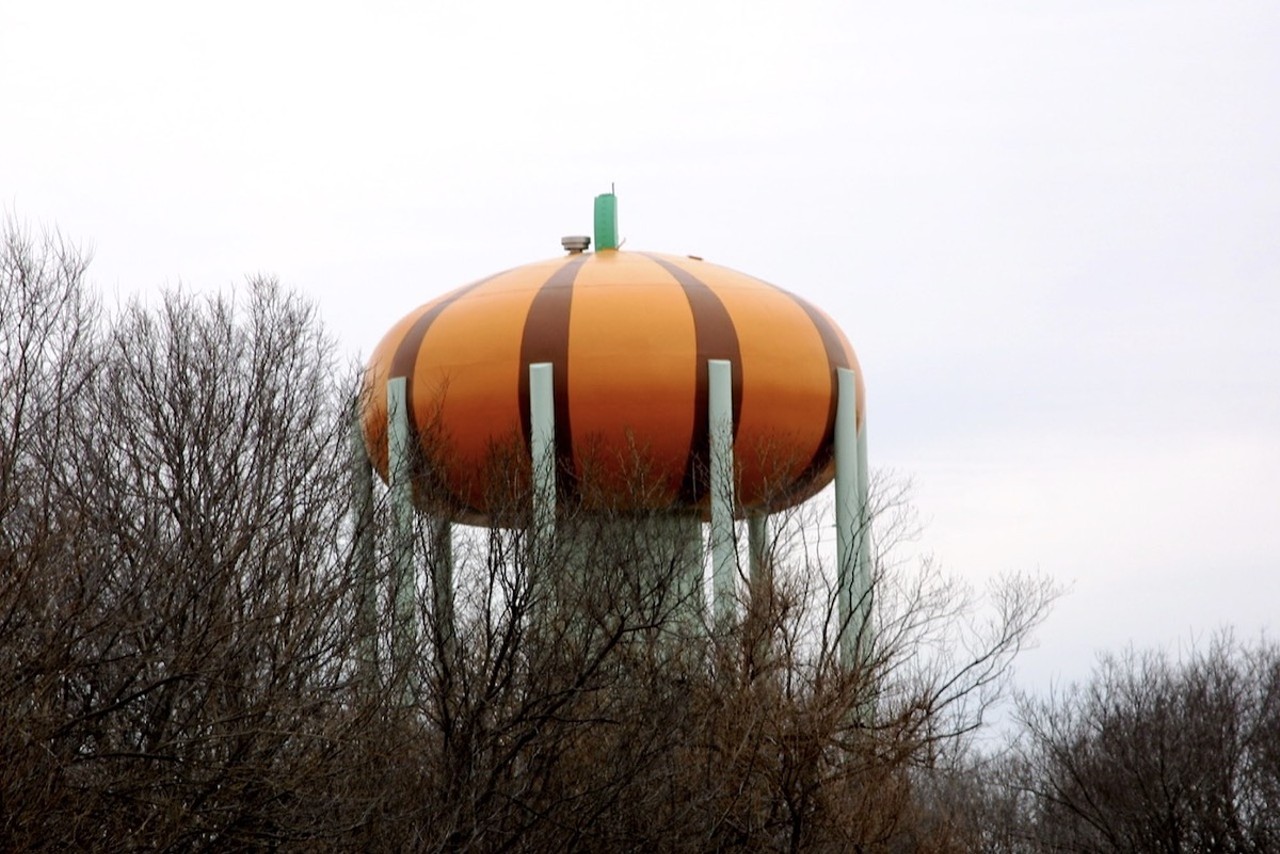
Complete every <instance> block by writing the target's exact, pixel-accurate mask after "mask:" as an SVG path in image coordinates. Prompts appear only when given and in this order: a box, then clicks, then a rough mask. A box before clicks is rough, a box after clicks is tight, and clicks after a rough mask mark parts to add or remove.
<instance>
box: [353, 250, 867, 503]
mask: <svg viewBox="0 0 1280 854" xmlns="http://www.w3.org/2000/svg"><path fill="white" fill-rule="evenodd" d="M707 359H728V360H730V361H731V362H732V363H733V365H734V369H733V383H734V393H735V407H734V408H735V413H736V417H735V424H736V429H735V463H736V464H737V469H738V472H737V475H738V499H739V504H740V508H739V510H740V511H741V512H746V511H748V510H751V509H770V510H776V509H779V508H782V507H786V506H790V505H792V504H795V503H798V502H799V501H802V500H804V499H805V498H807V497H809V496H810V495H812V494H813V493H814V492H816V491H817V490H818V489H821V487H822V486H824V485H825V484H826V483H827V482H829V481H830V479H831V475H832V465H831V458H832V442H833V433H832V431H833V429H834V415H835V369H836V368H837V367H851V368H853V369H854V370H855V371H858V368H857V362H856V360H855V357H854V354H853V350H852V348H851V347H850V346H849V343H848V341H847V340H846V339H845V338H844V336H843V335H842V334H841V333H840V331H839V329H838V328H837V327H836V326H835V324H834V323H833V322H832V321H831V320H830V318H829V317H827V316H826V315H825V314H823V313H822V312H821V311H819V310H818V309H816V308H814V307H812V306H810V305H808V304H807V303H805V302H803V301H802V300H800V299H799V298H798V297H795V296H794V295H792V294H790V293H787V292H786V291H783V290H780V289H778V288H775V287H773V286H772V285H768V284H766V283H764V282H761V281H759V280H757V279H753V278H752V277H750V276H747V275H744V274H742V273H737V272H734V271H732V270H728V269H726V268H723V267H719V266H716V265H714V264H708V263H706V262H703V261H701V260H695V259H690V258H682V257H677V256H668V255H658V254H650V253H637V252H622V251H616V250H606V251H603V252H598V253H587V254H571V255H569V256H567V257H563V258H558V259H554V260H551V261H546V262H540V263H536V264H530V265H527V266H524V267H518V268H516V269H514V270H510V271H507V272H506V273H501V274H498V275H497V276H494V277H491V278H490V279H487V280H482V281H481V282H479V283H474V284H472V285H468V286H466V287H464V288H461V289H459V290H457V291H454V292H451V293H449V294H446V295H444V296H442V297H440V298H438V299H436V300H433V301H432V302H429V303H427V304H425V305H424V306H422V307H420V308H418V309H415V310H414V311H413V312H411V313H410V314H409V315H407V316H406V317H405V318H404V319H403V320H401V321H400V322H399V323H397V324H396V325H395V326H394V327H393V328H392V330H391V331H390V332H389V333H388V334H387V336H386V337H385V338H384V339H383V341H382V342H381V343H380V344H379V345H378V347H377V348H376V349H375V351H374V354H373V356H372V358H371V359H370V363H369V367H368V370H367V372H366V380H365V381H366V397H365V403H364V413H363V424H364V431H365V437H366V442H367V444H368V447H369V450H370V457H371V459H372V460H373V461H374V464H375V466H376V467H377V468H378V470H379V471H380V472H381V473H382V474H383V476H384V477H385V476H386V467H387V459H386V393H385V385H386V380H387V379H388V378H389V377H392V376H397V375H404V376H407V377H408V378H409V396H410V398H411V401H410V410H411V412H412V415H413V428H414V434H415V436H416V437H417V438H418V441H419V442H420V443H421V445H422V447H423V452H424V457H425V458H427V459H430V460H433V461H434V463H433V464H431V465H429V466H427V468H429V469H430V471H429V472H425V473H424V474H425V475H426V477H425V480H429V481H430V482H432V483H433V484H435V491H437V492H438V491H443V493H444V494H445V495H444V498H443V500H442V501H440V500H437V501H435V502H429V503H432V506H433V508H434V509H435V510H436V511H437V512H440V511H442V510H443V512H447V513H449V514H450V515H452V516H453V517H454V518H458V519H460V520H462V521H469V522H483V521H486V520H487V519H488V517H489V516H490V515H491V514H493V513H496V512H499V511H498V508H495V507H493V506H490V505H491V499H490V495H491V493H492V492H493V489H492V487H494V486H495V484H493V483H490V482H489V480H490V479H493V478H495V477H496V478H505V479H507V480H508V481H510V485H514V486H515V487H516V490H517V491H518V490H519V489H520V488H522V487H523V484H525V483H527V478H528V455H529V448H528V441H529V424H528V411H527V407H528V366H529V364H530V363H534V362H543V361H549V362H551V363H552V364H553V365H554V376H555V412H556V446H557V457H558V459H559V464H560V472H561V474H560V480H561V490H562V492H563V493H565V497H566V499H569V500H573V499H575V498H576V499H581V500H584V501H586V503H587V504H588V506H593V505H597V504H610V505H614V506H622V507H623V508H626V507H632V508H635V509H640V508H641V507H647V508H652V507H689V508H697V509H699V510H700V511H702V512H705V509H706V489H707V484H706V470H705V469H706V460H707V448H706V442H707V429H708V426H707V420H708V419H707V412H706V408H707V369H706V361H707ZM858 383H859V388H860V397H861V372H860V371H858ZM861 421H862V412H861V411H859V413H858V422H859V424H861ZM500 452H506V453H509V454H513V455H514V459H515V463H514V464H510V462H509V463H508V464H506V465H505V466H504V467H503V468H502V469H500V470H498V471H495V469H494V468H493V466H492V465H491V463H492V460H493V458H494V454H495V453H500ZM638 467H639V468H643V469H644V470H645V485H646V491H645V492H644V494H643V495H641V494H639V493H638V492H637V490H636V489H635V486H634V482H635V481H634V479H635V476H636V474H637V468H638ZM496 486H502V484H496ZM441 488H442V490H441ZM419 500H420V501H424V502H426V501H427V499H426V498H425V497H424V496H423V495H421V494H420V495H419ZM500 521H501V520H500Z"/></svg>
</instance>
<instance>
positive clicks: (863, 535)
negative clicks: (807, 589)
mask: <svg viewBox="0 0 1280 854" xmlns="http://www.w3.org/2000/svg"><path fill="white" fill-rule="evenodd" d="M858 403H859V405H860V408H861V409H862V428H861V429H860V430H858V495H857V501H858V568H857V572H855V573H854V576H853V578H854V588H853V592H854V595H855V596H856V597H857V598H856V599H854V602H856V603H858V611H857V614H856V615H855V625H857V627H858V632H859V634H858V653H859V655H861V656H863V657H864V658H865V657H866V656H868V655H870V653H871V642H872V639H873V637H872V626H871V601H872V587H871V583H872V579H871V569H872V567H871V503H870V491H871V469H870V467H868V465H867V401H866V399H865V398H864V399H863V400H860V401H859V402H858Z"/></svg>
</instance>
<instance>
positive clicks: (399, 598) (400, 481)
mask: <svg viewBox="0 0 1280 854" xmlns="http://www.w3.org/2000/svg"><path fill="white" fill-rule="evenodd" d="M409 460H410V449H409V409H408V406H407V404H406V401H405V379H404V377H395V378H394V379H391V380H389V381H388V382H387V484H388V486H390V488H391V560H392V579H393V583H394V584H395V590H394V596H395V617H394V619H395V626H394V644H395V652H394V655H395V661H394V662H393V666H394V667H395V668H396V670H397V671H398V673H399V674H401V675H402V676H407V675H408V673H409V669H410V667H411V660H412V656H413V649H414V647H415V646H417V641H418V628H417V623H416V621H415V620H414V601H415V599H416V592H417V591H416V587H417V585H416V583H415V579H414V575H413V491H412V490H413V487H412V484H411V482H410V468H409ZM405 684H406V690H407V685H408V684H409V683H407V682H406V683H405Z"/></svg>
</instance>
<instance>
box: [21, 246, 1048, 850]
mask: <svg viewBox="0 0 1280 854" xmlns="http://www.w3.org/2000/svg"><path fill="white" fill-rule="evenodd" d="M5 240H6V244H5V253H6V254H5V256H4V262H3V263H4V266H3V268H2V270H0V272H2V274H3V279H0V286H2V288H3V289H2V291H0V308H3V311H0V332H2V333H3V338H2V339H0V347H2V349H3V352H2V353H0V356H2V357H3V359H4V364H3V368H4V372H3V374H0V383H3V386H2V387H0V390H3V392H4V394H3V396H0V430H2V431H3V435H0V454H2V455H0V573H2V575H0V750H3V755H4V756H5V757H6V761H5V762H4V763H3V764H2V765H0V847H4V848H7V849H32V848H53V849H66V848H75V849H91V850H105V849H110V850H117V849H120V848H125V849H129V848H146V849H155V848H160V849H180V850H185V849H193V848H275V847H289V848H298V849H306V850H312V849H323V848H332V849H339V850H350V849H363V850H442V851H443V850H520V851H540V850H553V849H554V850H560V849H564V848H566V847H569V848H580V849H603V850H654V849H661V850H672V851H679V850H691V851H692V850H697V851H702V850H708V849H743V850H747V849H750V850H755V849H761V848H763V849H786V850H806V849H817V850H895V849H904V848H909V847H911V846H912V845H915V846H916V847H923V846H922V844H921V842H922V840H923V838H924V837H923V835H922V833H923V832H922V831H921V828H922V827H924V826H925V818H922V816H923V813H922V809H921V804H922V803H923V800H922V799H923V798H924V796H925V795H927V792H928V785H927V784H928V782H929V781H930V780H932V779H934V778H933V776H931V775H933V774H935V772H937V771H938V770H939V769H946V768H949V767H951V765H952V760H953V759H954V758H955V756H956V755H957V751H958V750H959V748H960V746H962V745H963V743H964V741H965V738H966V736H967V734H968V733H970V732H972V731H973V730H974V729H975V728H977V727H978V726H980V725H981V723H982V720H983V715H984V712H985V710H986V708H987V706H988V705H989V703H990V702H991V701H992V700H993V698H994V697H995V696H997V694H998V693H999V691H1000V690H1001V688H1002V686H1003V683H1004V679H1005V677H1006V676H1007V673H1008V670H1009V666H1010V662H1011V661H1012V658H1013V656H1015V655H1016V653H1017V652H1018V650H1019V649H1021V647H1022V646H1023V644H1025V642H1026V641H1027V639H1028V637H1029V635H1030V633H1031V631H1032V630H1033V629H1034V628H1035V626H1036V625H1037V624H1038V622H1039V621H1040V620H1041V619H1042V618H1043V616H1044V615H1045V613H1046V610H1047V608H1048V607H1049V604H1050V602H1051V601H1052V599H1053V597H1054V595H1055V590H1054V589H1053V587H1052V586H1051V585H1048V584H1047V583H1046V582H1043V581H1039V580H1030V579H1023V578H1012V579H1004V580H1003V581H1001V582H998V583H997V584H996V585H995V586H994V588H993V590H992V591H991V595H989V596H988V597H986V598H985V599H984V598H983V597H979V596H977V595H975V594H974V593H973V592H972V591H970V590H968V589H967V588H966V587H965V586H963V585H960V584H958V583H957V582H955V581H954V580H953V579H949V578H948V577H946V576H945V575H944V574H943V573H941V572H940V571H939V570H938V569H937V568H936V567H934V566H932V565H928V564H926V565H924V566H922V567H917V568H909V567H897V566H891V565H890V564H889V562H888V558H887V557H885V556H884V555H882V556H881V557H880V558H878V559H877V565H876V569H875V572H874V574H873V581H874V583H873V585H872V590H871V591H870V593H869V594H868V596H869V600H868V604H871V605H873V606H874V607H873V609H872V612H873V613H874V615H875V616H874V621H873V625H874V632H873V633H870V634H868V635H867V637H866V638H865V640H866V643H865V644H863V646H862V647H861V648H862V650H863V655H862V657H861V659H860V660H859V662H858V664H857V666H855V667H852V668H850V667H846V666H842V665H841V663H840V661H839V656H838V654H837V638H838V637H839V635H840V633H841V631H842V630H843V629H844V628H846V627H842V626H841V625H840V624H839V620H840V617H839V614H840V609H839V608H837V607H836V590H835V583H834V577H833V575H834V573H832V572H831V570H830V567H829V566H828V565H826V564H825V563H824V561H823V560H822V559H820V558H819V557H818V553H817V552H816V551H815V550H813V549H812V548H809V547H808V546H809V545H811V543H810V542H809V541H810V540H811V539H812V537H813V532H814V531H816V530H819V527H818V526H822V525H824V524H826V523H825V522H824V521H823V520H821V519H816V518H814V517H809V516H805V515H803V514H795V515H792V516H785V515H783V516H779V517H777V518H775V527H774V531H775V537H774V543H773V546H772V548H771V549H770V550H769V553H768V555H767V556H766V560H767V563H768V565H769V571H768V572H767V573H765V574H764V576H763V577H759V578H754V579H753V578H749V577H748V573H746V572H745V571H744V572H743V576H742V578H741V584H740V589H741V592H742V599H741V601H740V603H739V608H738V618H737V619H735V620H732V621H729V622H725V623H719V622H714V623H713V622H712V621H711V620H710V619H709V618H700V617H699V616H698V614H699V613H700V612H699V610H698V608H697V607H696V605H697V602H696V600H697V599H698V598H699V594H700V591H697V590H691V589H690V587H689V583H688V578H689V566H688V563H687V560H688V558H687V555H684V554H682V553H681V551H680V548H679V547H678V546H674V545H673V542H674V540H673V537H672V530H671V526H672V524H674V523H673V521H672V519H671V518H670V517H669V516H667V515H665V514H663V513H637V512H634V511H623V510H621V509H617V508H615V507H612V506H610V505H609V503H608V501H606V500H604V499H601V498H600V496H599V495H597V496H595V498H593V499H592V501H591V502H589V504H588V506H574V505H573V504H572V503H566V504H564V505H563V506H562V507H561V513H560V518H559V519H558V522H557V525H558V531H559V534H558V536H557V537H556V538H555V539H554V540H548V539H546V538H544V537H541V536H539V537H532V536H531V535H530V533H529V532H528V531H527V530H525V529H524V528H522V527H520V526H519V525H515V526H512V527H499V526H496V525H495V526H493V527H490V528H487V529H486V528H472V529H468V530H467V531H465V532H459V533H457V534H456V535H455V536H454V537H453V538H452V543H451V546H452V547H451V549H448V550H446V549H444V548H443V546H444V543H443V541H442V539H441V537H442V533H441V532H442V528H441V526H440V525H439V524H437V523H436V522H433V521H432V520H430V519H428V518H426V517H422V516H420V517H418V518H416V520H415V522H414V526H415V536H416V539H417V543H416V549H415V554H416V558H415V559H414V563H413V565H412V567H411V569H412V576H413V580H412V581H410V582H408V583H409V585H410V587H411V589H408V590H401V591H397V590H396V589H395V585H396V583H397V582H398V581H399V580H400V579H399V575H398V573H397V571H396V567H397V562H398V560H399V559H400V555H401V554H402V552H401V545H402V544H401V543H398V542H396V541H395V538H394V536H393V530H394V526H393V525H392V524H390V522H391V516H392V508H391V506H390V505H389V497H388V495H387V494H386V493H385V491H381V490H380V491H378V493H377V496H376V501H374V502H373V505H372V507H370V508H367V509H362V510H360V511H359V512H358V513H352V510H353V508H352V507H351V506H350V503H351V502H350V496H351V495H352V493H353V488H352V487H353V484H352V473H351V471H350V470H349V467H348V461H349V459H350V450H351V445H350V413H351V408H352V403H351V398H352V396H353V394H352V389H353V387H354V383H353V382H352V381H351V372H350V371H349V370H347V369H344V368H343V367H342V366H340V365H339V364H337V363H336V359H335V357H334V353H333V347H332V345H331V343H330V341H329V340H328V338H327V336H326V334H325V332H324V329H323V327H322V325H321V324H320V322H319V319H318V317H317V315H316V312H315V309H314V307H312V306H311V305H310V304H308V303H307V302H306V301H304V300H302V299H300V298H299V297H298V296H296V295H293V294H290V293H288V292H287V291H285V290H284V289H282V288H280V287H279V286H278V285H276V284H275V283H274V282H271V281H269V280H255V281H253V282H251V283H250V284H249V285H248V287H247V288H246V290H245V291H244V292H243V293H242V295H241V296H240V297H229V296H217V297H210V298H196V297H191V296H187V295H183V294H180V293H169V294H167V295H165V296H164V297H163V298H161V299H160V300H159V301H158V302H157V303H156V304H154V305H150V306H149V305H146V304H142V303H135V304H132V305H129V306H127V307H126V308H124V309H123V310H121V311H120V312H118V313H117V314H116V315H115V316H112V317H107V318H104V317H103V316H102V315H101V313H100V312H99V310H98V309H97V307H96V302H95V300H94V299H93V298H92V296H91V295H90V294H89V292H88V290H87V288H86V286H85V284H84V281H83V278H84V270H85V261H84V259H83V256H82V255H81V254H80V253H78V252H77V251H75V250H74V248H72V247H68V246H67V245H66V244H65V243H63V242H61V241H59V240H57V239H56V238H52V239H50V240H47V241H45V242H44V243H39V242H36V241H32V240H31V239H29V238H28V237H26V235H25V234H24V233H22V232H21V230H19V229H17V228H16V227H14V226H12V225H10V226H9V227H8V229H7V230H6V234H5ZM436 452H443V451H440V450H438V449H437V451H436ZM430 458H431V452H428V453H426V454H424V458H423V460H421V461H419V467H418V469H417V475H418V478H419V479H418V482H417V484H416V486H417V492H418V494H419V497H420V498H423V497H424V496H425V497H426V498H427V499H429V498H430V492H431V490H432V489H433V488H435V485H433V483H432V481H431V478H430V477H429V476H428V475H429V468H430V466H429V465H428V461H429V460H430ZM491 462H492V464H491V466H490V470H489V471H488V472H487V476H486V482H487V483H488V484H489V485H490V487H491V488H492V489H493V490H494V493H495V496H496V497H495V501H499V502H501V501H505V502H508V504H507V506H506V510H505V511H502V512H498V513H495V517H496V518H499V519H502V520H504V521H505V522H511V521H513V520H514V521H519V520H521V519H527V518H528V507H529V503H530V500H531V496H530V478H529V476H528V471H527V468H528V462H527V453H526V452H525V449H524V448H522V447H518V446H517V445H512V446H508V447H495V448H494V454H493V459H492V461H491ZM640 462H642V460H638V463H640ZM779 468H780V469H786V468H787V467H786V466H780V467H779ZM635 474H636V477H635V479H634V483H633V488H634V489H635V490H638V491H640V492H639V493H638V494H640V495H641V496H643V494H645V493H644V492H643V491H644V490H646V489H649V488H651V479H646V478H645V477H644V474H645V467H644V466H643V465H641V464H637V466H636V467H635ZM579 486H580V488H581V490H582V494H583V495H591V494H592V484H591V482H590V477H584V478H582V479H581V482H580V483H579ZM615 487H616V483H615V484H613V485H612V486H611V487H610V489H609V490H602V491H601V494H604V493H608V492H610V491H611V490H612V489H614V488H615ZM880 494H881V495H882V496H888V497H885V498H883V499H882V502H883V504H884V505H885V506H882V507H879V508H877V519H876V524H877V526H878V530H879V531H880V532H882V536H881V542H882V544H883V543H884V541H885V540H887V539H892V538H891V537H885V536H883V533H884V532H886V531H888V530H890V529H891V526H890V525H889V524H888V521H889V520H890V518H891V515H892V514H891V505H893V504H894V503H895V502H894V500H893V498H892V490H881V491H880ZM632 497H635V496H632ZM428 503H429V502H428ZM625 503H626V502H624V504H625ZM631 503H632V504H641V505H643V504H644V502H643V501H639V502H631ZM864 533H865V532H864ZM447 552H452V554H451V556H450V555H448V554H447ZM441 584H446V585H447V586H451V587H452V589H453V590H454V592H455V597H454V601H455V605H454V607H453V609H452V610H451V611H446V610H443V609H442V608H441V605H440V602H439V601H438V598H437V597H436V595H435V594H434V591H435V590H437V589H438V588H439V587H440V585H441ZM397 593H408V594H410V598H411V599H412V601H413V604H414V609H413V614H412V617H411V619H409V620H408V622H407V623H406V621H405V620H404V619H402V617H403V616H404V615H403V614H401V613H400V612H399V611H398V609H397V607H395V605H396V603H395V601H394V600H395V597H396V595H397ZM415 639H416V640H415ZM410 642H412V646H410V645H409V644H410ZM934 827H935V828H937V827H940V825H934ZM933 836H934V838H933V839H932V840H931V843H930V844H931V846H932V850H939V851H942V850H961V849H963V847H964V844H963V842H962V840H963V839H967V838H968V837H963V836H961V835H959V834H950V835H947V834H943V833H941V832H938V833H935V834H933Z"/></svg>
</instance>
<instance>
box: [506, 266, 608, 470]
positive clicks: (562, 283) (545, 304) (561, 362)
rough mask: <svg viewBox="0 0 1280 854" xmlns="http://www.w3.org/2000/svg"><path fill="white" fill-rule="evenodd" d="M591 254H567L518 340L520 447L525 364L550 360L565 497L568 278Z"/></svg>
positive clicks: (569, 460)
mask: <svg viewBox="0 0 1280 854" xmlns="http://www.w3.org/2000/svg"><path fill="white" fill-rule="evenodd" d="M590 257H592V256H590V255H586V254H581V255H574V256H571V257H570V259H569V261H568V262H567V263H566V264H564V265H563V266H562V267H560V268H559V269H557V270H556V271H555V272H554V273H552V274H551V278H549V279H547V281H546V283H545V284H543V285H542V287H541V288H539V289H538V293H537V294H536V295H535V296H534V298H533V302H532V303H530V304H529V313H528V314H527V315H526V316H525V320H524V333H523V338H522V339H521V342H520V378H519V386H518V387H519V395H520V429H521V431H522V432H523V434H524V441H525V447H526V448H527V447H528V446H529V441H530V439H531V435H532V431H531V428H530V424H529V366H530V365H536V364H538V363H539V362H550V363H551V382H552V385H553V392H552V393H553V396H554V400H555V414H556V467H557V468H558V469H559V471H558V473H557V474H558V476H557V478H556V483H557V484H558V486H559V488H560V491H561V492H563V493H564V494H565V495H573V494H575V493H576V492H577V478H576V477H575V474H574V469H573V429H572V425H571V424H570V423H569V311H570V309H571V308H572V305H573V280H574V279H576V278H577V276H578V269H579V268H580V267H581V266H582V264H583V263H584V262H585V261H586V260H587V259H588V258H590Z"/></svg>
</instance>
